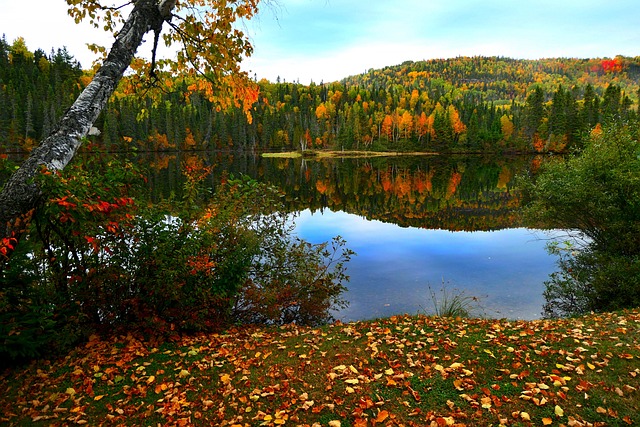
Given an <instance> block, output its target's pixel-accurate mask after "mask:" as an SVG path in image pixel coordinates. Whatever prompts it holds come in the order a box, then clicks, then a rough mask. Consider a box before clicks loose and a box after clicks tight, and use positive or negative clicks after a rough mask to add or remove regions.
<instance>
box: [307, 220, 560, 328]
mask: <svg viewBox="0 0 640 427" xmlns="http://www.w3.org/2000/svg"><path fill="white" fill-rule="evenodd" d="M296 232H297V234H298V235H299V236H300V237H301V238H304V239H307V240H309V241H311V242H314V243H319V242H323V241H326V240H329V239H330V238H331V237H333V236H335V235H336V234H339V235H341V236H342V237H344V238H345V239H346V240H347V242H348V244H349V247H350V248H351V249H353V250H354V251H356V252H357V253H358V256H356V257H354V258H353V259H352V260H351V262H350V263H349V266H348V271H349V275H350V276H351V281H350V282H349V284H348V288H349V291H348V293H347V294H346V298H347V300H348V301H350V306H349V307H348V308H347V309H345V310H342V311H340V312H338V313H336V318H338V319H340V320H342V321H350V320H359V319H370V318H376V317H382V316H391V315H394V314H403V313H410V314H413V313H419V312H433V303H432V301H431V299H430V297H429V289H428V286H429V285H431V287H432V288H433V289H435V290H437V289H439V288H440V286H441V283H442V281H443V280H444V281H445V282H446V284H447V287H448V288H450V289H452V288H457V289H460V290H464V291H465V294H466V295H472V296H478V297H481V306H482V308H483V309H484V313H483V312H480V313H477V314H479V315H482V314H486V315H487V316H490V317H506V318H512V319H515V318H517V319H534V318H538V317H540V312H541V310H542V304H543V297H542V291H543V281H544V280H545V279H546V278H547V277H548V274H549V273H550V272H551V271H553V269H554V258H553V257H551V256H549V255H548V254H547V253H546V251H545V249H544V246H545V241H544V240H542V239H540V238H539V236H537V235H536V233H535V232H533V231H531V230H528V229H525V228H513V229H503V230H499V231H477V232H461V231H457V232H452V231H446V230H426V229H420V228H411V227H400V226H398V225H395V224H390V223H383V222H380V221H376V220H373V221H372V220H367V219H365V218H363V217H360V216H357V215H353V214H348V213H345V212H333V211H330V210H324V211H323V212H320V211H316V212H315V213H312V212H311V211H310V210H309V209H307V210H305V211H303V212H301V213H300V215H299V217H298V218H297V219H296Z"/></svg>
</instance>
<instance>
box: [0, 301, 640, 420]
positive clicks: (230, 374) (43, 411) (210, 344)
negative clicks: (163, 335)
mask: <svg viewBox="0 0 640 427" xmlns="http://www.w3.org/2000/svg"><path fill="white" fill-rule="evenodd" d="M0 389H2V390H4V392H3V394H2V397H0V423H1V424H3V425H15V426H22V425H43V426H44V425H46V426H49V425H59V426H62V425H74V424H79V425H82V424H86V425H91V426H94V425H130V426H134V425H135V426H147V425H154V426H155V425H202V426H210V425H220V426H222V425H227V426H236V427H237V426H242V427H244V426H278V425H286V426H329V425H334V426H335V425H338V424H337V422H339V423H340V426H341V427H345V426H351V427H361V426H365V425H369V426H373V425H385V426H386V425H390V426H396V425H397V426H400V425H404V426H425V425H426V426H430V425H436V426H438V425H456V426H491V425H492V426H498V425H508V426H529V425H536V426H538V425H554V426H561V425H565V426H571V425H574V426H581V425H585V426H587V425H593V426H628V425H639V424H640V416H639V415H638V414H639V413H640V391H639V389H640V310H635V311H628V312H621V313H612V314H596V315H590V316H586V317H582V318H576V319H566V320H557V321H542V320H541V321H506V320H489V319H467V318H460V317H458V318H449V317H427V316H414V317H410V316H403V317H392V318H388V319H379V320H375V321H368V322H357V323H351V324H335V325H328V326H326V327H323V328H315V329H311V328H302V327H296V326H288V327H283V328H242V329H237V330H231V331H228V332H227V333H225V334H221V335H216V334H209V335H200V336H191V337H183V338H182V339H181V340H178V341H176V342H167V343H164V344H161V345H158V344H155V346H154V345H153V344H150V343H148V342H143V341H141V340H139V339H137V338H136V337H133V336H126V337H111V338H102V339H101V338H95V339H93V340H91V341H90V342H89V343H87V344H86V345H85V346H82V347H81V348H78V349H76V350H75V351H74V352H72V353H71V354H69V355H68V356H67V357H65V358H61V359H57V360H41V361H38V362H35V363H33V364H31V365H29V366H27V367H23V368H20V369H13V370H10V371H6V372H4V373H3V374H2V376H1V377H0Z"/></svg>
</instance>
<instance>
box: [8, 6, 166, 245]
mask: <svg viewBox="0 0 640 427" xmlns="http://www.w3.org/2000/svg"><path fill="white" fill-rule="evenodd" d="M163 22H164V18H163V17H162V15H161V14H160V12H159V10H158V1H157V0H138V1H136V3H135V7H134V9H133V11H132V12H131V15H130V16H129V18H128V19H127V21H126V22H125V23H124V25H123V27H122V29H121V31H120V32H119V33H118V36H117V37H116V40H115V42H114V44H113V46H112V47H111V51H110V52H109V55H108V56H107V59H106V60H105V61H104V63H103V65H102V66H101V67H100V69H99V70H98V71H97V72H96V75H95V77H94V78H93V80H92V81H91V83H89V85H88V86H87V87H86V88H85V89H84V91H83V92H82V93H81V94H80V96H78V98H77V99H76V101H75V102H74V103H73V105H72V106H71V108H69V110H67V112H66V113H65V115H64V116H63V117H62V119H61V120H60V122H59V123H58V125H57V126H56V127H55V128H54V129H53V131H52V132H51V134H49V136H48V137H47V138H45V139H44V141H42V143H41V144H40V145H39V146H38V147H36V148H35V149H34V150H33V152H32V153H31V155H30V156H29V158H28V159H27V160H26V161H25V162H24V163H23V164H22V166H21V167H20V168H19V169H18V170H17V171H16V172H15V173H14V174H13V175H12V176H11V177H10V179H9V180H8V181H7V183H6V184H5V186H4V187H3V189H2V192H1V193H0V238H2V237H10V236H11V234H12V231H14V232H16V233H17V234H19V233H20V232H21V230H13V226H14V223H15V221H16V219H18V218H20V217H22V216H24V215H25V214H27V213H28V212H29V211H31V210H32V209H34V208H35V207H36V206H37V204H38V201H39V200H40V197H41V194H40V191H39V189H38V188H37V186H36V185H35V184H33V178H34V176H36V174H38V173H39V172H40V171H41V170H42V166H43V165H44V166H46V167H47V168H48V169H49V170H61V169H63V168H64V167H65V166H66V165H67V164H68V163H69V162H70V161H71V159H72V158H73V156H74V155H75V153H76V151H77V150H78V148H79V147H80V145H81V144H82V140H83V138H84V137H85V136H86V135H87V134H88V132H89V130H90V129H91V127H92V126H93V123H94V122H95V120H96V119H97V118H98V115H99V114H100V112H101V111H102V109H103V108H104V107H105V105H106V104H107V101H108V100H109V98H110V97H111V95H112V94H113V92H114V90H115V88H116V86H117V85H118V82H119V81H120V79H121V78H122V76H123V74H124V72H125V70H126V69H127V68H128V67H129V64H130V63H131V60H132V59H133V57H134V55H135V53H136V50H137V49H138V46H140V44H141V43H142V40H143V37H144V35H145V33H147V32H148V31H149V30H152V29H154V30H156V31H159V30H160V29H161V27H162V23H163Z"/></svg>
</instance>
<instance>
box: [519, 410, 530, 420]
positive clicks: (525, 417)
mask: <svg viewBox="0 0 640 427" xmlns="http://www.w3.org/2000/svg"><path fill="white" fill-rule="evenodd" d="M520 418H522V419H523V420H525V421H531V417H530V416H529V413H528V412H520Z"/></svg>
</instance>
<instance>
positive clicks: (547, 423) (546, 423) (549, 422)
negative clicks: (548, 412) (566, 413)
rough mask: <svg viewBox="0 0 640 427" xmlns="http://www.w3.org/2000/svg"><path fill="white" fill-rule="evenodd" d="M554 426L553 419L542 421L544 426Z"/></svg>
mask: <svg viewBox="0 0 640 427" xmlns="http://www.w3.org/2000/svg"><path fill="white" fill-rule="evenodd" d="M551 424H553V420H552V419H551V418H543V419H542V425H545V426H548V425H551Z"/></svg>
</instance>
